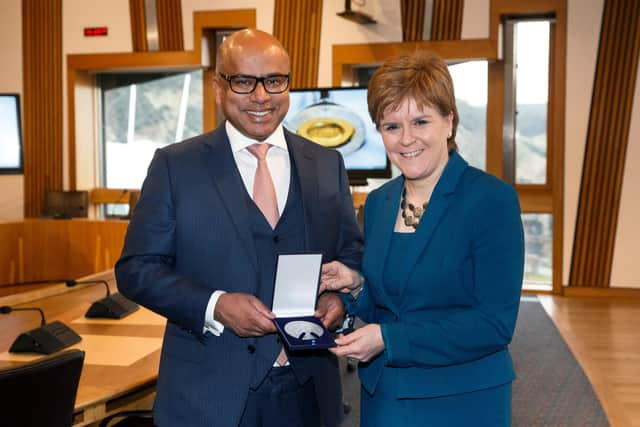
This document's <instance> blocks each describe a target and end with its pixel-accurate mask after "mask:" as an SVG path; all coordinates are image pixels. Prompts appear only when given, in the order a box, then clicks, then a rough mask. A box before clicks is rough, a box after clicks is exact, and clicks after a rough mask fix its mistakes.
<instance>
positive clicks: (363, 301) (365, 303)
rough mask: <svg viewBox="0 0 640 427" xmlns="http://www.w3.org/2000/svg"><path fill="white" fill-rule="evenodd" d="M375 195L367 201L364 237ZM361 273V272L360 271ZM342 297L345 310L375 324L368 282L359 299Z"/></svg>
mask: <svg viewBox="0 0 640 427" xmlns="http://www.w3.org/2000/svg"><path fill="white" fill-rule="evenodd" d="M374 194H375V193H370V194H369V196H368V197H367V200H366V201H365V205H364V207H363V208H361V209H364V212H365V214H364V235H365V236H366V235H367V230H368V229H370V226H369V224H370V223H371V215H372V212H373V209H371V205H372V204H373V202H372V200H373V199H374V198H375V195H374ZM358 271H360V270H358ZM340 297H341V298H342V302H343V303H344V306H345V310H346V312H347V313H349V314H351V315H353V316H357V317H359V318H360V319H362V320H363V321H364V322H366V323H371V322H373V321H374V320H375V319H374V317H373V316H374V313H373V308H374V306H375V304H374V302H373V299H372V296H371V293H370V292H369V287H368V285H367V280H366V278H365V281H364V283H363V288H362V291H361V292H360V294H359V295H358V298H354V297H353V296H351V294H345V293H341V294H340Z"/></svg>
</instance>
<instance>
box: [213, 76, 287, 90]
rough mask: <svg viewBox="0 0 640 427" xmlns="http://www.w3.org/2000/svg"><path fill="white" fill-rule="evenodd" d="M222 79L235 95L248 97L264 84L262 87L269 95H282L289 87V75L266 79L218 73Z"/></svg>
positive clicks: (267, 77)
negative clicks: (260, 84)
mask: <svg viewBox="0 0 640 427" xmlns="http://www.w3.org/2000/svg"><path fill="white" fill-rule="evenodd" d="M218 74H220V77H222V78H223V79H225V80H226V81H227V82H229V87H230V88H231V90H232V91H234V92H235V93H239V94H242V95H247V94H249V93H252V92H253V91H254V90H256V87H258V83H262V87H264V90H266V91H267V92H268V93H271V94H277V93H282V92H284V91H285V90H287V88H288V87H289V74H272V75H270V76H266V77H256V76H245V75H244V74H234V75H233V76H229V75H226V74H224V73H221V72H218Z"/></svg>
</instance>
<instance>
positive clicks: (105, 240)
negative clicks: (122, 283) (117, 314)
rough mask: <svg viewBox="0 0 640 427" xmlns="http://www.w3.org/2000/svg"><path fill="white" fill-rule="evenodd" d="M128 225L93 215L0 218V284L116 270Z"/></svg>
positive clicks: (64, 277)
mask: <svg viewBox="0 0 640 427" xmlns="http://www.w3.org/2000/svg"><path fill="white" fill-rule="evenodd" d="M128 224H129V222H128V221H117V220H108V221H103V220H90V219H26V220H24V221H13V222H0V259H1V260H2V263H0V286H2V285H3V284H8V283H16V282H28V281H33V280H42V279H68V278H75V277H84V276H86V275H88V274H92V273H96V272H99V271H104V270H107V269H110V268H113V266H114V265H115V262H116V260H117V259H118V257H119V256H120V252H121V251H122V245H123V243H124V235H125V233H126V230H127V225H128Z"/></svg>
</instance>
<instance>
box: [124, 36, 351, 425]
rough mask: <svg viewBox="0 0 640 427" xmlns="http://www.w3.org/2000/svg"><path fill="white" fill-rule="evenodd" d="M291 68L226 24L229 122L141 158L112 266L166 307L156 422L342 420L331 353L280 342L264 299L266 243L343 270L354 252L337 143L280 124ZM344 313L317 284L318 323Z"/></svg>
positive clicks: (143, 296) (269, 266)
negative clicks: (137, 185)
mask: <svg viewBox="0 0 640 427" xmlns="http://www.w3.org/2000/svg"><path fill="white" fill-rule="evenodd" d="M289 67H290V64H289V57H288V54H287V52H286V51H285V49H284V48H283V47H282V45H281V44H280V43H279V42H278V41H277V40H276V39H274V38H273V37H272V36H270V35H269V34H267V33H264V32H261V31H257V30H243V31H239V32H236V33H234V34H232V35H231V36H230V37H228V38H227V39H226V40H225V41H224V43H223V44H222V46H221V47H220V50H219V52H218V57H217V76H216V78H215V81H214V85H215V91H216V101H217V103H218V105H219V106H220V107H221V108H222V110H223V111H224V114H225V117H226V120H227V121H226V122H225V123H224V124H222V125H221V126H220V127H218V128H217V129H216V130H214V131H213V132H211V133H208V134H204V135H201V136H198V137H195V138H193V139H191V140H188V141H186V142H183V143H179V144H174V145H171V146H169V147H166V148H163V149H161V150H158V151H157V152H156V154H155V156H154V159H153V160H152V162H151V165H150V166H149V171H148V175H147V178H146V180H145V183H144V185H143V188H142V194H141V197H140V201H139V202H138V205H137V207H136V210H135V213H134V215H133V218H132V219H131V223H130V225H129V229H128V232H127V237H126V241H125V246H124V249H123V253H122V257H121V258H120V260H119V261H118V263H117V265H116V277H117V281H118V287H119V289H120V291H121V292H122V293H123V294H124V295H126V296H127V297H129V298H131V299H132V300H134V301H137V302H139V303H141V304H142V305H144V306H145V307H147V308H149V309H151V310H153V311H155V312H157V313H159V314H161V315H162V316H165V317H166V318H167V319H168V322H167V327H166V331H165V337H164V344H163V348H162V356H161V362H160V373H159V378H158V390H157V397H156V402H155V408H154V410H155V416H154V418H155V422H156V424H157V425H159V426H160V427H166V426H169V427H171V426H225V427H226V426H236V425H240V426H255V425H263V426H291V427H293V426H319V425H321V424H322V425H325V426H327V427H331V426H336V425H338V424H339V423H340V420H341V414H342V399H341V396H342V394H341V389H340V378H339V372H338V369H337V366H338V365H337V360H336V358H335V357H334V356H332V355H331V354H330V353H329V352H327V351H316V352H302V353H296V352H290V353H286V352H285V351H283V348H282V343H281V342H280V340H279V338H278V336H277V334H276V333H275V331H276V329H275V327H274V325H273V322H272V319H273V317H274V315H273V313H272V312H271V311H270V309H269V307H270V306H271V302H272V297H273V295H272V294H273V278H274V274H275V263H276V257H277V254H278V253H291V252H300V251H311V252H321V253H322V254H323V261H324V262H327V261H331V260H340V261H341V262H343V263H344V264H346V265H349V266H350V267H351V268H355V269H358V268H359V266H360V260H361V256H362V240H361V236H360V233H359V230H358V226H357V224H356V222H355V216H354V211H353V206H352V200H351V195H350V193H349V187H348V181H347V177H346V173H345V170H344V165H343V162H342V159H341V157H340V155H339V154H338V153H337V152H335V151H331V150H327V149H324V148H321V147H319V146H317V145H315V144H313V143H311V142H309V141H307V140H305V139H303V138H301V137H299V136H297V135H294V134H291V133H289V132H288V131H286V130H284V129H283V127H282V125H281V123H282V120H283V119H284V117H285V115H286V113H287V110H288V108H289V93H288V86H289V71H290V68H289ZM262 151H265V152H266V154H265V153H263V152H262ZM343 314H344V307H343V306H342V303H341V302H340V301H339V298H338V297H337V296H336V295H335V294H331V293H325V294H323V295H321V296H320V298H319V301H318V310H317V312H316V315H317V316H318V317H320V318H322V320H323V322H324V323H325V325H327V326H335V325H336V323H339V321H340V319H341V318H342V316H343Z"/></svg>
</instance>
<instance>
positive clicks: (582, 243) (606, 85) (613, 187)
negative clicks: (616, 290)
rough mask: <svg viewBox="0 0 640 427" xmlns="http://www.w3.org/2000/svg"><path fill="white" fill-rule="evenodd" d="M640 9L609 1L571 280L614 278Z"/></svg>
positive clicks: (587, 283) (601, 282)
mask: <svg viewBox="0 0 640 427" xmlns="http://www.w3.org/2000/svg"><path fill="white" fill-rule="evenodd" d="M639 11H640V0H626V1H618V0H605V3H604V8H603V16H602V30H601V32H600V34H601V36H600V45H599V48H598V58H597V63H596V74H595V82H594V86H593V96H592V98H591V113H590V115H589V129H588V133H587V144H586V149H585V156H584V165H583V172H582V180H581V185H580V190H581V191H580V199H579V202H578V214H577V219H576V231H575V242H574V245H573V257H572V262H571V274H570V277H569V286H580V287H609V284H610V279H611V266H612V263H613V249H614V244H615V239H616V226H617V224H618V213H619V209H620V194H621V192H622V176H623V171H624V165H625V160H626V154H627V145H628V143H629V128H630V125H631V123H630V122H631V111H632V105H633V94H634V91H635V83H636V75H637V72H638V53H639V51H640V12H639ZM636 142H637V141H636ZM631 185H633V184H631Z"/></svg>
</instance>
